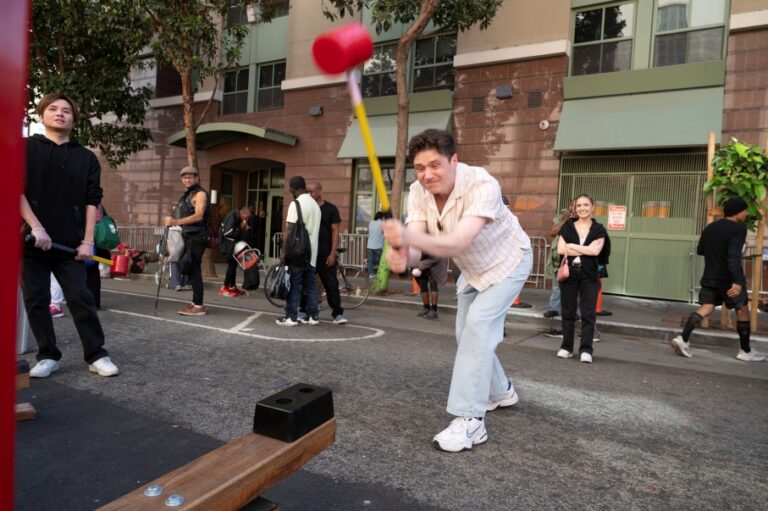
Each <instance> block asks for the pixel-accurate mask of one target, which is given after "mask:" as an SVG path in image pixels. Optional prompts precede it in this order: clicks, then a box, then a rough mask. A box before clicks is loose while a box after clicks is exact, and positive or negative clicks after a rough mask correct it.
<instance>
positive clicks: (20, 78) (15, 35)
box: [0, 0, 29, 509]
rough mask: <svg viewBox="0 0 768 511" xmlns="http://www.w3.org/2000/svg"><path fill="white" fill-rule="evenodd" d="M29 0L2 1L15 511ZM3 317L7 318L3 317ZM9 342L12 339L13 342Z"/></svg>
mask: <svg viewBox="0 0 768 511" xmlns="http://www.w3.org/2000/svg"><path fill="white" fill-rule="evenodd" d="M28 18H29V2H28V0H23V1H18V0H2V1H0V19H2V20H3V30H0V48H2V49H3V50H2V51H1V52H0V76H2V77H3V78H2V80H0V84H2V85H0V119H3V122H0V154H2V155H3V159H4V161H5V164H6V166H5V169H6V172H5V178H6V179H4V181H5V183H4V186H3V188H2V194H3V200H0V233H1V234H2V237H3V239H5V240H8V241H9V242H8V248H10V250H0V268H2V269H3V272H4V274H5V275H6V276H7V277H8V278H4V279H0V339H3V341H4V342H1V343H0V474H3V475H2V476H0V477H1V479H0V509H13V461H14V460H13V457H14V428H15V411H14V403H15V401H16V342H15V339H16V300H17V298H16V288H17V286H18V282H17V277H16V276H17V275H18V274H19V255H20V251H21V247H20V245H19V244H20V239H19V222H20V221H21V220H20V218H21V216H20V212H19V198H20V197H21V182H22V175H23V172H24V155H25V152H24V141H23V139H22V127H23V124H22V123H23V120H24V106H25V105H26V93H27V91H26V86H27V22H28ZM2 318H4V319H2ZM11 339H13V340H14V341H13V342H11Z"/></svg>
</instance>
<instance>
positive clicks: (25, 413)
mask: <svg viewBox="0 0 768 511" xmlns="http://www.w3.org/2000/svg"><path fill="white" fill-rule="evenodd" d="M15 411H16V422H19V421H31V420H34V419H36V418H37V410H35V407H34V406H32V405H31V404H29V403H18V404H17V405H16V406H15Z"/></svg>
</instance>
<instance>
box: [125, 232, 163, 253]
mask: <svg viewBox="0 0 768 511" xmlns="http://www.w3.org/2000/svg"><path fill="white" fill-rule="evenodd" d="M164 231H165V229H163V228H162V227H154V226H150V227H147V226H140V225H118V226H117V232H119V233H120V241H121V242H123V243H125V244H126V245H128V246H129V247H131V248H132V249H134V250H146V251H147V252H153V253H154V252H155V251H156V249H157V244H158V243H159V242H160V238H162V237H163V232H164Z"/></svg>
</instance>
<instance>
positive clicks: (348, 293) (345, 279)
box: [337, 266, 370, 309]
mask: <svg viewBox="0 0 768 511" xmlns="http://www.w3.org/2000/svg"><path fill="white" fill-rule="evenodd" d="M337 276H338V279H339V294H340V295H341V305H342V307H344V308H345V309H355V308H357V307H360V306H361V305H362V304H363V303H365V301H366V300H367V299H368V292H369V291H370V288H369V285H370V281H369V280H368V273H367V272H364V271H362V270H358V269H357V268H343V267H341V266H339V271H338V274H337Z"/></svg>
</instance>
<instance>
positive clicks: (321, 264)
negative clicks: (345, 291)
mask: <svg viewBox="0 0 768 511" xmlns="http://www.w3.org/2000/svg"><path fill="white" fill-rule="evenodd" d="M327 257H328V256H322V257H321V256H319V255H318V256H317V266H315V271H316V272H317V275H318V277H320V282H322V283H323V287H324V288H325V297H326V299H327V300H328V305H329V306H330V307H331V316H332V317H334V318H335V317H336V316H338V315H339V314H344V307H342V306H341V294H340V293H339V278H338V277H337V276H336V274H337V272H338V268H339V267H338V265H337V264H336V263H334V265H333V266H330V267H328V266H326V265H325V260H326V258H327ZM306 303H307V297H306V296H304V295H303V294H302V296H301V302H300V304H299V310H300V311H302V312H305V306H306Z"/></svg>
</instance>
